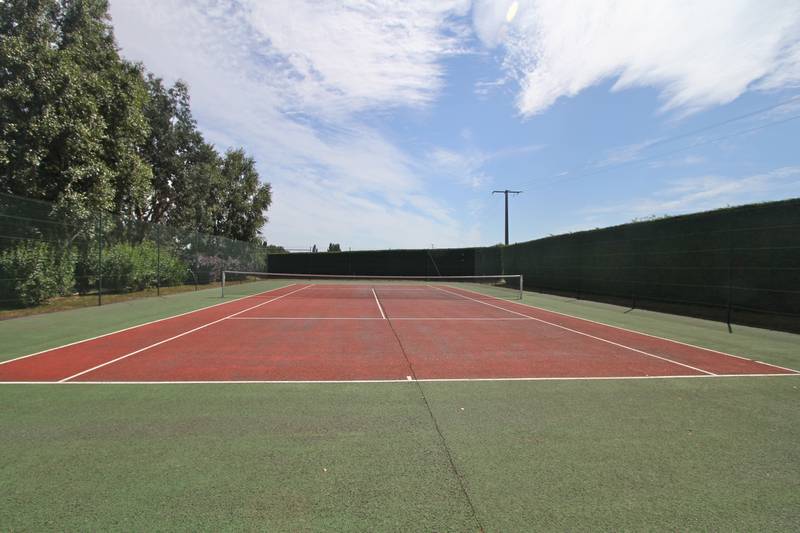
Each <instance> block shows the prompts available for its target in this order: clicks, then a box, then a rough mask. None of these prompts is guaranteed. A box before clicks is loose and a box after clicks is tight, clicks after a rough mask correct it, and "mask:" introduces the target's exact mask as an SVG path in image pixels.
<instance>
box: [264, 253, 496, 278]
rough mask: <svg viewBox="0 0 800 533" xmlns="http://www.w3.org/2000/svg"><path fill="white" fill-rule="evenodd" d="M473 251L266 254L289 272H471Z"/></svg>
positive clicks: (272, 265)
mask: <svg viewBox="0 0 800 533" xmlns="http://www.w3.org/2000/svg"><path fill="white" fill-rule="evenodd" d="M476 252H477V250H476V249H475V248H450V249H429V250H426V249H422V250H375V251H362V252H323V253H295V254H276V255H270V256H269V270H270V272H283V273H288V274H292V273H294V274H346V275H356V276H471V275H473V274H474V273H475V256H476ZM499 273H500V272H499V271H497V272H493V274H499Z"/></svg>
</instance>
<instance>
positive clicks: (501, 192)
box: [492, 189, 522, 246]
mask: <svg viewBox="0 0 800 533" xmlns="http://www.w3.org/2000/svg"><path fill="white" fill-rule="evenodd" d="M521 192H522V191H509V190H508V189H506V190H504V191H492V194H503V195H505V197H506V246H508V195H509V194H520V193H521Z"/></svg>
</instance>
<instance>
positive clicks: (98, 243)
mask: <svg viewBox="0 0 800 533" xmlns="http://www.w3.org/2000/svg"><path fill="white" fill-rule="evenodd" d="M265 267H266V248H265V247H264V246H263V245H261V244H260V243H248V242H241V241H236V240H232V239H228V238H224V237H219V236H215V235H208V234H204V233H199V232H196V231H191V230H185V229H179V228H175V227H171V226H169V225H163V224H153V223H149V222H140V221H136V220H127V219H124V218H122V217H117V216H113V215H111V214H109V213H104V212H94V213H91V214H89V215H84V216H78V215H76V214H74V213H70V212H62V211H60V210H59V209H58V208H57V207H56V206H55V205H53V204H50V203H47V202H41V201H36V200H31V199H26V198H20V197H17V196H11V195H6V194H0V309H13V308H20V307H30V306H36V305H40V304H42V303H45V302H48V301H52V300H53V299H56V298H65V297H71V298H76V297H87V296H89V297H91V298H85V299H86V300H87V301H88V300H91V301H92V303H102V302H103V297H104V296H107V295H119V294H128V295H130V294H136V295H141V296H148V295H158V294H160V293H161V292H162V289H167V288H173V289H172V290H177V289H174V288H176V287H182V286H185V287H186V288H187V289H198V288H203V287H204V286H208V285H210V284H213V283H217V282H219V281H220V278H221V274H222V271H223V270H225V269H243V270H244V269H247V270H250V269H255V270H262V269H264V268H265Z"/></svg>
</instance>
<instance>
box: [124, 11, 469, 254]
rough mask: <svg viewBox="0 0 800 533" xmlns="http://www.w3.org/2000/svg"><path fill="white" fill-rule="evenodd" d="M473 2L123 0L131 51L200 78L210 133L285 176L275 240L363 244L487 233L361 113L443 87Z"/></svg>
mask: <svg viewBox="0 0 800 533" xmlns="http://www.w3.org/2000/svg"><path fill="white" fill-rule="evenodd" d="M468 8H469V3H468V2H466V1H463V0H445V1H437V2H427V1H424V0H417V1H399V0H398V1H385V2H373V3H367V4H345V5H343V4H340V3H339V2H335V1H333V0H329V1H319V2H305V1H302V0H297V1H292V2H289V1H287V0H274V1H273V0H271V1H270V2H260V1H256V0H240V1H236V0H203V1H189V0H136V1H133V0H113V1H112V4H111V12H112V16H113V20H114V26H115V32H116V34H117V37H118V40H119V42H120V44H121V47H122V51H123V54H124V55H125V56H126V57H129V58H131V59H135V60H142V61H144V63H145V64H146V65H147V67H148V69H150V70H153V71H154V72H156V73H157V74H159V75H161V76H165V77H166V78H167V79H168V81H171V80H174V79H177V78H183V79H185V80H188V81H189V84H190V86H191V92H192V99H193V109H194V110H195V113H196V116H197V118H198V120H199V124H200V126H201V128H202V129H203V130H204V132H205V134H206V136H207V138H208V139H209V140H210V141H212V142H215V143H217V144H218V145H221V146H222V147H227V146H230V145H244V146H245V148H246V149H247V150H248V151H249V152H250V153H252V154H254V155H255V156H256V159H257V161H258V162H259V168H260V170H261V174H262V176H263V178H264V179H266V180H268V181H270V182H272V184H273V191H274V206H273V209H271V210H270V224H268V226H267V227H266V229H265V231H266V233H267V235H268V237H269V238H270V240H272V241H283V242H287V243H293V244H294V245H299V244H302V243H304V242H305V243H308V242H311V241H312V240H313V241H314V242H317V241H319V242H321V241H323V240H326V239H330V240H338V241H341V242H342V244H343V245H344V244H346V245H352V246H354V247H370V246H378V245H379V244H380V243H383V244H382V245H392V243H395V244H394V245H395V246H396V245H397V244H396V243H397V242H399V241H401V240H402V241H404V242H406V244H411V242H410V241H409V240H408V239H410V238H412V236H418V237H421V238H423V240H425V241H427V240H433V241H434V242H436V243H437V244H439V245H457V244H467V243H469V242H470V238H471V237H472V236H474V235H472V234H471V233H470V232H471V231H473V230H472V229H470V228H465V227H464V226H463V225H462V224H461V223H460V222H459V221H458V220H457V219H455V218H453V217H451V216H450V215H449V214H448V213H449V208H448V207H447V206H446V205H445V204H444V203H443V202H442V201H441V200H437V199H431V198H430V197H429V195H428V194H427V191H426V187H427V184H426V183H425V182H424V181H423V180H422V179H421V178H420V177H419V175H418V174H417V173H416V172H415V169H416V166H417V163H416V162H415V161H413V159H412V158H411V157H410V156H409V154H407V153H406V152H405V151H404V150H402V149H401V148H399V147H398V146H396V145H395V144H394V143H392V142H391V141H390V140H388V139H386V138H385V137H384V136H383V135H382V134H381V133H380V132H378V131H377V130H376V129H375V128H373V127H371V126H370V125H369V124H368V123H367V122H365V121H364V120H362V117H361V115H362V114H363V113H364V112H366V111H370V110H374V111H376V112H383V111H385V110H386V109H389V108H393V107H407V108H418V107H420V106H426V105H428V104H429V103H430V102H431V101H432V99H433V98H435V96H436V95H437V93H438V91H439V90H440V89H441V86H442V83H443V81H442V80H443V75H444V71H443V67H442V64H441V61H442V60H443V58H446V57H448V56H451V55H453V54H459V53H461V52H462V50H461V43H462V42H463V40H464V35H463V34H464V32H465V29H464V27H463V17H462V19H460V20H461V22H459V18H458V17H459V16H463V15H464V14H465V13H466V10H467V9H468ZM359 210H360V211H359ZM359 212H361V213H362V214H360V215H358V216H356V215H355V213H359ZM365 213H369V216H368V215H366V214H365ZM372 215H375V220H371V217H372ZM368 220H369V221H370V222H369V223H367V221H368ZM392 220H394V223H393V224H394V226H392V223H390V222H391V221H392ZM381 221H382V222H381ZM393 227H394V229H392V228H393ZM399 227H402V228H403V231H402V235H400V234H399V232H398V231H397V229H396V228H399ZM343 235H344V236H343ZM347 238H350V240H351V242H346V243H345V242H344V241H345V240H346V239H347Z"/></svg>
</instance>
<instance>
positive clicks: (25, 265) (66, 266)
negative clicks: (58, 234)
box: [0, 241, 75, 306]
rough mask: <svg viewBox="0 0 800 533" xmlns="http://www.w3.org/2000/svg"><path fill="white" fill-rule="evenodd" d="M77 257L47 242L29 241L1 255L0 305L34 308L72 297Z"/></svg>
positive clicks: (69, 251) (67, 250) (68, 250)
mask: <svg viewBox="0 0 800 533" xmlns="http://www.w3.org/2000/svg"><path fill="white" fill-rule="evenodd" d="M74 269H75V256H74V254H73V253H72V251H71V250H70V249H68V248H67V249H62V248H60V247H58V246H53V245H50V244H48V243H45V242H39V241H25V242H22V243H20V244H19V245H17V246H15V247H14V248H10V249H7V250H4V251H3V252H2V253H0V301H2V303H3V304H6V305H7V304H11V305H22V306H33V305H39V304H41V303H44V302H46V301H47V300H48V299H50V298H53V297H54V296H64V295H67V294H70V293H71V292H72V290H73V287H74V285H75V277H74Z"/></svg>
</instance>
